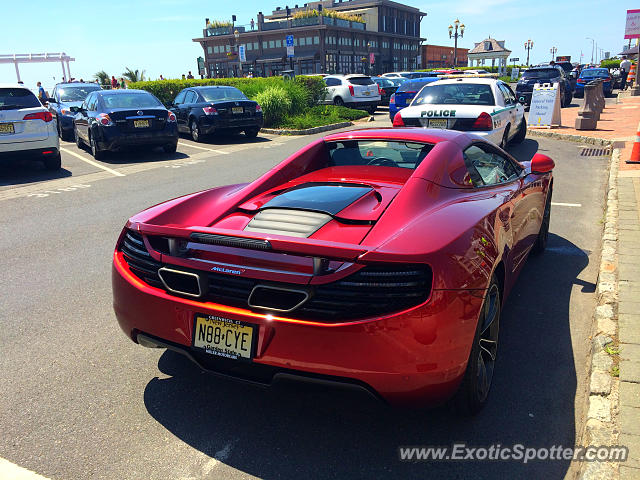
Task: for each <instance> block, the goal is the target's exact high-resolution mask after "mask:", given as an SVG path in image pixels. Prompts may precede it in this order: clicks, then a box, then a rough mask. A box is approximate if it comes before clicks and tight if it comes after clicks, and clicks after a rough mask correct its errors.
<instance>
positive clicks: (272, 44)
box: [269, 40, 276, 48]
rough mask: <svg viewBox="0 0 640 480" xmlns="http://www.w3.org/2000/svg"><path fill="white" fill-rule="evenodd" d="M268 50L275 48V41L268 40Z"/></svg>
mask: <svg viewBox="0 0 640 480" xmlns="http://www.w3.org/2000/svg"><path fill="white" fill-rule="evenodd" d="M269 48H276V42H275V40H269Z"/></svg>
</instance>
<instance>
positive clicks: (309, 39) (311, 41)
mask: <svg viewBox="0 0 640 480" xmlns="http://www.w3.org/2000/svg"><path fill="white" fill-rule="evenodd" d="M307 45H313V37H307Z"/></svg>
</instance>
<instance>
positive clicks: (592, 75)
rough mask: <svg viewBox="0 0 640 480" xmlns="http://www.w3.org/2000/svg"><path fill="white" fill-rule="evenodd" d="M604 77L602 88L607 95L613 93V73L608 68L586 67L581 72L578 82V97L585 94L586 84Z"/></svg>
mask: <svg viewBox="0 0 640 480" xmlns="http://www.w3.org/2000/svg"><path fill="white" fill-rule="evenodd" d="M596 79H602V80H604V82H603V83H602V90H603V91H604V94H605V96H608V95H611V92H612V91H613V85H612V81H611V74H610V73H609V70H607V69H606V68H585V69H584V70H582V72H580V76H579V77H578V82H577V84H576V97H583V96H584V86H585V85H586V84H587V83H589V82H591V81H592V80H596Z"/></svg>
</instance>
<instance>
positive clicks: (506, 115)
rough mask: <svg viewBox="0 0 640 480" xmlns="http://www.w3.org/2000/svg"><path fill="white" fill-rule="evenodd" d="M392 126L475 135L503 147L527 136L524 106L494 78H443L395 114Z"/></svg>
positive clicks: (468, 76)
mask: <svg viewBox="0 0 640 480" xmlns="http://www.w3.org/2000/svg"><path fill="white" fill-rule="evenodd" d="M393 126H394V127H424V128H446V129H449V130H461V131H468V132H473V133H475V134H478V135H480V136H482V137H484V138H485V139H487V140H489V141H491V142H493V143H495V144H496V145H499V146H500V147H502V148H505V147H506V146H507V144H508V143H509V142H513V143H520V142H522V141H523V140H524V138H525V136H526V134H527V122H526V120H525V118H524V106H522V105H521V104H520V103H518V101H517V100H516V96H515V95H514V93H513V91H512V90H511V88H510V87H509V86H508V85H507V84H506V83H504V82H503V81H501V80H498V79H496V78H492V76H491V75H444V76H442V77H441V79H440V80H438V81H436V82H433V83H430V84H427V85H425V86H424V87H423V88H422V90H420V92H419V93H418V94H417V95H416V96H415V97H414V98H413V101H412V102H411V104H410V105H409V106H408V107H407V108H404V109H403V110H401V111H399V112H398V113H397V114H396V115H395V117H394V118H393Z"/></svg>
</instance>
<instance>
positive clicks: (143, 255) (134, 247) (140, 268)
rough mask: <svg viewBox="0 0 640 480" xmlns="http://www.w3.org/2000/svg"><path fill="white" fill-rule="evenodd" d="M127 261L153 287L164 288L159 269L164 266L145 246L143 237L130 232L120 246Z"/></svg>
mask: <svg viewBox="0 0 640 480" xmlns="http://www.w3.org/2000/svg"><path fill="white" fill-rule="evenodd" d="M120 251H121V252H122V254H123V256H124V259H125V261H126V262H127V264H128V265H129V268H130V269H131V271H132V272H133V273H134V274H135V275H136V276H137V277H139V278H140V279H141V280H144V281H145V282H147V283H148V284H149V285H151V286H153V287H160V288H163V285H162V282H161V281H160V277H159V276H158V269H159V268H160V267H162V264H161V263H160V262H158V261H156V260H154V259H153V258H152V257H151V255H150V254H149V252H148V251H147V248H146V247H145V246H144V241H143V240H142V235H140V234H139V233H136V232H133V231H131V230H128V231H127V233H125V235H124V239H123V242H122V245H121V246H120Z"/></svg>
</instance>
